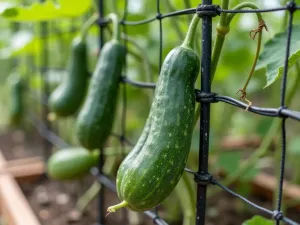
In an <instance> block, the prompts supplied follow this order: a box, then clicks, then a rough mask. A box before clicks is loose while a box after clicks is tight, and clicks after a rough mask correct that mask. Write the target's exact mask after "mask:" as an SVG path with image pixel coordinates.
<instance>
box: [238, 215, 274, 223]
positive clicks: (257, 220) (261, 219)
mask: <svg viewBox="0 0 300 225" xmlns="http://www.w3.org/2000/svg"><path fill="white" fill-rule="evenodd" d="M273 224H274V221H272V220H268V219H265V218H264V217H261V216H253V217H252V219H250V220H247V221H245V222H244V223H243V224H242V225H273Z"/></svg>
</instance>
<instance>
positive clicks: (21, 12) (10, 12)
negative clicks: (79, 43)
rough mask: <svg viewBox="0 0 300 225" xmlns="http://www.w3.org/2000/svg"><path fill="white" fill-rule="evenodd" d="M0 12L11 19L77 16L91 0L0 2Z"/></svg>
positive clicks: (89, 6)
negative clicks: (22, 3) (30, 3)
mask: <svg viewBox="0 0 300 225" xmlns="http://www.w3.org/2000/svg"><path fill="white" fill-rule="evenodd" d="M1 5H2V7H0V13H1V15H2V16H3V17H5V18H7V19H10V20H13V21H20V22H22V21H43V20H53V19H58V18H64V17H77V16H80V15H82V14H83V13H85V12H86V11H87V10H89V9H90V8H91V6H92V0H84V1H81V0H59V1H58V4H56V3H55V2H54V1H51V0H47V1H45V2H43V3H33V4H32V5H30V6H26V7H25V6H11V4H8V3H6V5H5V4H4V3H2V4H1Z"/></svg>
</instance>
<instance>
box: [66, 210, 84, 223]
mask: <svg viewBox="0 0 300 225" xmlns="http://www.w3.org/2000/svg"><path fill="white" fill-rule="evenodd" d="M81 219H82V214H81V213H80V212H79V211H78V210H75V209H74V210H72V211H71V212H69V215H68V223H77V222H79V221H80V220H81Z"/></svg>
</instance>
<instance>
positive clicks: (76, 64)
mask: <svg viewBox="0 0 300 225" xmlns="http://www.w3.org/2000/svg"><path fill="white" fill-rule="evenodd" d="M88 78H89V71H88V61H87V46H86V43H85V42H84V41H82V40H81V39H79V38H75V39H74V40H73V42H72V46H71V58H70V60H69V63H68V74H66V76H65V77H64V78H63V81H62V82H61V84H60V85H59V86H58V87H57V88H56V89H55V90H54V91H53V93H52V94H51V96H50V98H49V107H50V110H51V111H52V112H54V113H55V114H56V115H57V116H60V117H67V116H70V115H73V114H74V113H76V112H77V111H78V110H79V108H80V107H81V104H82V102H83V100H84V97H85V95H86V89H87V84H88Z"/></svg>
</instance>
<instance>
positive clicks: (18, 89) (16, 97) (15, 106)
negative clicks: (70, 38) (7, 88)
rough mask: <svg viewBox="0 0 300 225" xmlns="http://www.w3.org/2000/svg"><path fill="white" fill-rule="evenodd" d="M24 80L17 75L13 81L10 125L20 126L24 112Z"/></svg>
mask: <svg viewBox="0 0 300 225" xmlns="http://www.w3.org/2000/svg"><path fill="white" fill-rule="evenodd" d="M24 88H25V86H24V81H23V80H22V78H20V77H16V78H14V79H13V80H12V83H11V98H12V99H11V107H10V113H9V116H10V125H11V126H19V125H20V123H21V121H22V118H23V114H24V101H23V95H24Z"/></svg>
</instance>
